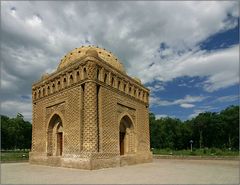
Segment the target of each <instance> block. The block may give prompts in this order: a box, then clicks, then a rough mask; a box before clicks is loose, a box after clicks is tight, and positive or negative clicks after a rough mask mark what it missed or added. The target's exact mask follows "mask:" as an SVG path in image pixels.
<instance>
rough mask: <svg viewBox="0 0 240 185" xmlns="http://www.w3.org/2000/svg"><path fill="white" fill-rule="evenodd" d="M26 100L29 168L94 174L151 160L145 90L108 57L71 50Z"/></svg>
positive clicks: (93, 49) (105, 53) (101, 51)
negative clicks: (60, 168) (69, 169)
mask: <svg viewBox="0 0 240 185" xmlns="http://www.w3.org/2000/svg"><path fill="white" fill-rule="evenodd" d="M32 96H33V129H32V151H31V153H30V163H32V164H45V165H52V166H65V167H72V168H83V169H98V168H105V167H114V166H122V165H127V164H129V165H130V164H136V163H142V162H150V161H151V160H152V155H151V152H150V143H149V121H148V101H149V100H148V97H149V90H148V89H147V88H145V87H144V86H143V85H142V84H141V81H140V80H139V79H137V78H131V77H129V76H128V75H127V74H126V72H125V70H124V67H123V65H122V64H121V62H120V61H119V60H118V59H117V58H116V57H115V56H114V55H113V54H112V53H111V52H108V51H106V50H105V49H101V48H98V47H93V46H88V47H81V48H76V49H74V50H73V51H71V52H70V53H69V54H67V55H66V56H65V57H64V58H63V59H62V60H61V62H60V64H59V66H58V69H57V70H56V72H54V73H52V74H44V75H43V76H42V78H41V80H40V81H38V82H37V83H35V84H33V87H32Z"/></svg>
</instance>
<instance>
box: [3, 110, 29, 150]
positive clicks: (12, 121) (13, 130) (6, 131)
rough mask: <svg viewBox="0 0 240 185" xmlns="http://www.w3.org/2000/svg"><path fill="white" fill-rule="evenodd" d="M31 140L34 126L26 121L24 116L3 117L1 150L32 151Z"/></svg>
mask: <svg viewBox="0 0 240 185" xmlns="http://www.w3.org/2000/svg"><path fill="white" fill-rule="evenodd" d="M31 140H32V124H31V123H30V122H28V121H25V120H24V117H23V115H21V114H20V113H18V114H17V116H16V117H15V118H9V117H7V116H3V115H2V116H1V149H5V150H9V149H30V148H31Z"/></svg>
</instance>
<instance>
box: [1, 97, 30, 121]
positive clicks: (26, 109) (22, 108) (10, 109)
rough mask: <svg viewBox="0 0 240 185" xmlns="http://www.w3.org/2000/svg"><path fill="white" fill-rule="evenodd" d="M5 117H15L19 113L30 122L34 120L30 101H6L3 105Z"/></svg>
mask: <svg viewBox="0 0 240 185" xmlns="http://www.w3.org/2000/svg"><path fill="white" fill-rule="evenodd" d="M1 108H2V112H1V114H3V115H9V116H11V117H15V116H16V115H17V113H21V114H22V115H23V116H24V118H25V119H26V120H28V121H31V119H32V106H31V102H30V101H18V100H16V101H14V100H9V101H4V102H2V103H1Z"/></svg>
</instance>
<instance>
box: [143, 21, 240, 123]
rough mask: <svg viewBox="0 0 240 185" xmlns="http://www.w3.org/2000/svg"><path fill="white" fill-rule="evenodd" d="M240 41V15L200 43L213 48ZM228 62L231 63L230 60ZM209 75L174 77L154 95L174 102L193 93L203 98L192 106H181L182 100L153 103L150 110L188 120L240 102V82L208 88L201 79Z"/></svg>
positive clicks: (162, 46) (233, 44) (158, 115)
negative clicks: (233, 22)
mask: <svg viewBox="0 0 240 185" xmlns="http://www.w3.org/2000/svg"><path fill="white" fill-rule="evenodd" d="M238 44H239V19H238V24H237V25H236V26H235V27H234V28H232V29H229V30H226V31H223V32H218V33H216V34H213V35H211V36H209V37H208V38H206V39H205V40H204V41H202V42H201V43H199V48H200V50H205V51H207V52H212V51H214V50H216V51H217V50H220V49H223V48H225V49H226V48H230V47H232V46H235V45H238ZM164 49H166V46H165V45H164V44H161V45H160V50H159V52H161V50H164ZM226 65H227V63H226ZM206 79H207V77H199V76H195V77H189V76H183V77H178V78H175V79H173V80H172V81H170V82H166V83H164V84H163V85H162V86H161V88H162V89H159V90H157V91H156V92H153V94H152V96H153V97H160V98H161V99H163V100H166V101H169V102H174V101H176V100H179V99H181V98H182V97H185V96H186V95H191V96H193V97H202V99H200V100H199V101H198V100H196V101H193V103H191V104H189V105H188V106H186V105H185V106H181V104H180V103H179V104H178V103H175V104H172V105H171V103H170V104H166V105H160V106H159V105H157V104H154V103H152V104H151V106H150V111H151V112H153V113H154V114H155V115H156V117H157V118H160V117H167V116H169V117H173V118H179V119H181V120H187V119H191V118H193V117H195V116H196V115H198V114H199V113H200V112H205V111H210V112H219V111H221V110H223V109H225V108H226V107H228V106H230V105H239V86H238V85H239V84H236V85H234V84H233V85H230V86H229V87H226V88H220V89H218V90H216V91H213V92H208V91H206V90H204V89H203V88H202V86H201V83H203V82H204V81H206ZM157 84H158V83H157V82H156V81H153V82H151V83H147V84H146V85H148V86H149V87H150V89H151V88H152V87H154V86H156V85H157Z"/></svg>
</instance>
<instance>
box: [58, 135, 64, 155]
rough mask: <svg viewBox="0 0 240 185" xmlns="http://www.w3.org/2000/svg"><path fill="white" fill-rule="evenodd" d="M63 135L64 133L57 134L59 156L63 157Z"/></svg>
mask: <svg viewBox="0 0 240 185" xmlns="http://www.w3.org/2000/svg"><path fill="white" fill-rule="evenodd" d="M62 137H63V134H62V132H59V133H57V154H58V155H60V156H61V155H62V149H63V138H62Z"/></svg>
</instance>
